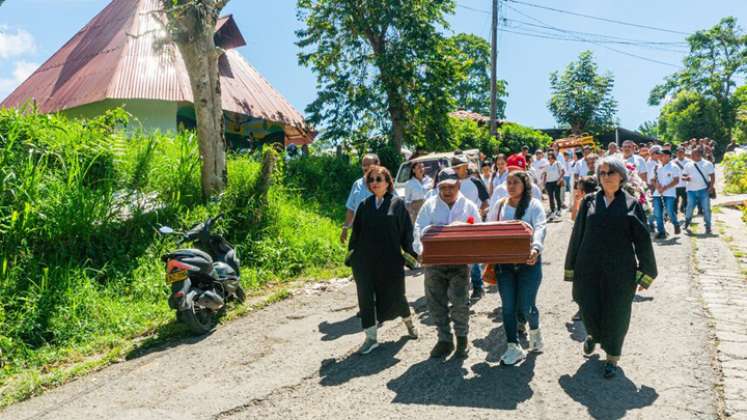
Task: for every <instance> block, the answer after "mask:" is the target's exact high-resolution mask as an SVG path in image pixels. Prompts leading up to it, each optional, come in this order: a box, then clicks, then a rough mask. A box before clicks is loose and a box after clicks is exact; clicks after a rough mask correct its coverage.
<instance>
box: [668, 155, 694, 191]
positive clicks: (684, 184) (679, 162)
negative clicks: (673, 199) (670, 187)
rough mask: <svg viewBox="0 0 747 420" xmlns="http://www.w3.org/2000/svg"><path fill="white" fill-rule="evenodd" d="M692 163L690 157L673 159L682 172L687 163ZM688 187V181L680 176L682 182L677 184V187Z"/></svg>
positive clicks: (673, 162)
mask: <svg viewBox="0 0 747 420" xmlns="http://www.w3.org/2000/svg"><path fill="white" fill-rule="evenodd" d="M688 163H690V159H688V158H684V159H682V160H679V159H672V164H673V165H674V166H676V167H678V168H679V169H680V173H681V172H682V171H684V170H685V165H687V164H688ZM685 187H687V182H686V181H685V180H684V179H682V176H680V182H679V183H678V184H677V188H685Z"/></svg>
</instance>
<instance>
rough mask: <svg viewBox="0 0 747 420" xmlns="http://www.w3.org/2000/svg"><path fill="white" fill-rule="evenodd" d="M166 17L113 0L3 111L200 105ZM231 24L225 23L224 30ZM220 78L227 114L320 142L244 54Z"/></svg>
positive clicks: (146, 0)
mask: <svg viewBox="0 0 747 420" xmlns="http://www.w3.org/2000/svg"><path fill="white" fill-rule="evenodd" d="M160 10H161V6H160V1H159V0H113V1H112V2H111V3H110V4H109V5H108V6H107V7H106V8H104V10H102V11H101V12H100V13H99V14H98V15H97V16H96V17H94V18H93V19H92V20H91V21H90V22H89V23H88V24H87V25H86V26H85V27H83V29H81V30H80V31H79V32H78V33H77V34H75V36H73V38H72V39H70V41H68V42H67V43H66V44H65V45H64V46H63V47H62V48H61V49H60V50H59V51H57V52H56V53H55V54H54V55H53V56H52V57H51V58H50V59H49V60H47V62H45V63H44V64H42V66H41V67H40V68H39V69H37V70H36V71H35V72H34V73H33V74H32V75H31V76H30V77H29V78H28V79H27V80H26V81H25V82H23V83H22V84H21V85H20V86H19V87H18V88H17V89H16V90H15V91H14V92H13V93H11V94H10V96H8V97H7V98H6V99H5V100H4V101H3V102H2V103H0V107H18V106H22V105H23V104H24V103H26V102H27V101H29V100H31V101H34V102H35V103H36V105H37V107H38V108H39V110H40V111H41V112H44V113H50V112H57V111H61V110H65V109H70V108H75V107H78V106H81V105H85V104H90V103H94V102H99V101H102V100H104V99H151V100H164V101H172V102H193V97H192V89H191V87H190V84H189V77H188V76H187V71H186V68H185V66H184V61H183V60H182V57H181V54H180V53H179V50H178V48H176V46H175V45H174V44H173V43H170V42H164V41H163V40H164V39H166V32H165V29H164V28H163V25H162V24H161V21H163V20H164V19H165V17H164V16H163V14H162V12H161V11H160ZM229 20H230V21H232V20H233V19H232V17H230V16H226V17H224V18H221V20H220V21H219V22H218V28H223V27H226V25H227V24H228V21H229ZM230 24H231V25H234V26H235V23H234V22H230ZM236 30H238V28H236ZM235 35H236V34H233V35H232V36H235ZM238 36H239V37H241V34H240V33H238ZM241 40H242V41H243V38H241ZM220 72H221V89H222V93H223V98H222V100H223V109H224V110H226V111H230V112H235V113H239V114H245V115H250V116H253V117H257V118H262V119H266V120H269V121H274V122H279V123H283V124H285V125H286V132H287V133H288V134H289V137H299V136H300V137H307V138H309V139H310V138H311V137H313V134H312V130H311V128H310V127H309V126H308V125H307V124H306V123H305V121H304V118H303V115H301V113H300V112H298V111H297V110H296V109H295V108H294V107H293V106H292V105H291V104H290V103H289V102H288V101H287V100H286V99H285V98H284V97H283V96H282V95H280V93H278V92H277V91H276V90H275V89H274V88H273V87H272V86H271V85H270V84H269V83H268V82H267V80H265V79H264V78H263V77H262V76H261V75H260V74H259V73H258V72H257V70H255V69H254V67H252V66H251V65H250V64H249V63H247V62H246V61H245V60H244V59H243V58H242V57H241V55H240V54H239V53H238V52H237V51H234V50H230V49H229V50H227V51H226V54H225V55H224V56H222V57H221V60H220Z"/></svg>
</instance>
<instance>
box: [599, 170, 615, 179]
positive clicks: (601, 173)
mask: <svg viewBox="0 0 747 420" xmlns="http://www.w3.org/2000/svg"><path fill="white" fill-rule="evenodd" d="M616 173H617V172H615V171H609V172H607V171H599V177H600V178H603V177H605V176H612V175H614V174H616Z"/></svg>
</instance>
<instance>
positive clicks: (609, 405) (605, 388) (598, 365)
mask: <svg viewBox="0 0 747 420" xmlns="http://www.w3.org/2000/svg"><path fill="white" fill-rule="evenodd" d="M603 365H604V364H603V362H602V361H601V360H599V356H595V357H592V358H590V359H587V360H586V362H585V363H584V364H583V365H581V367H579V369H578V370H577V371H576V374H575V375H573V376H569V375H563V376H561V377H560V379H559V380H558V383H560V386H561V388H563V391H565V393H566V394H568V396H570V397H571V398H573V399H574V400H575V401H576V402H578V403H579V404H581V405H583V406H585V407H586V409H587V410H588V412H589V415H590V416H591V417H593V418H595V419H605V420H607V419H609V420H616V419H621V418H623V417H624V416H625V414H626V413H627V412H628V410H633V409H638V408H642V407H646V406H649V405H651V404H653V403H654V401H656V399H657V398H659V394H658V393H657V392H656V390H655V389H653V388H651V387H648V386H646V385H641V387H640V388H638V387H637V386H636V384H634V383H633V381H631V380H630V379H628V378H627V377H626V376H625V374H624V372H623V371H622V369H621V370H620V373H618V375H617V376H616V377H614V378H612V379H604V378H603V377H602V370H603Z"/></svg>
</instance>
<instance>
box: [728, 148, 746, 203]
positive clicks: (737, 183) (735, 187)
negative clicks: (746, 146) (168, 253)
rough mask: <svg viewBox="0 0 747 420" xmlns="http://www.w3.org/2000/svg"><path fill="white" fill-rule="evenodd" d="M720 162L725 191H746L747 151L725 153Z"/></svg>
mask: <svg viewBox="0 0 747 420" xmlns="http://www.w3.org/2000/svg"><path fill="white" fill-rule="evenodd" d="M722 163H723V165H724V177H725V180H726V191H727V192H730V193H734V194H744V193H747V153H739V154H737V153H727V154H726V155H724V160H723V161H722Z"/></svg>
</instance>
